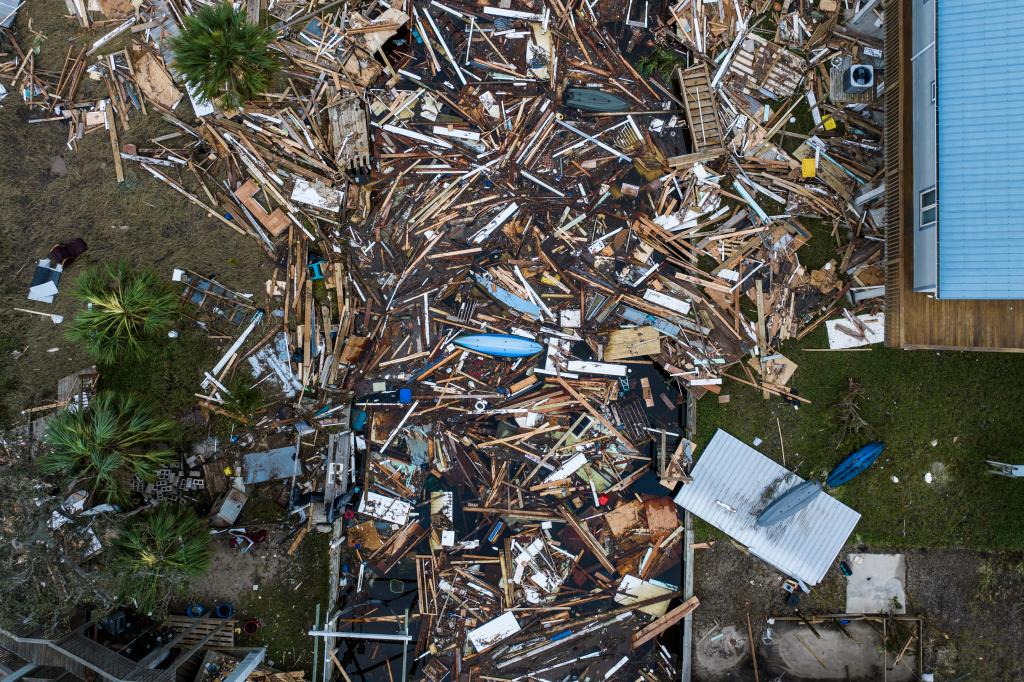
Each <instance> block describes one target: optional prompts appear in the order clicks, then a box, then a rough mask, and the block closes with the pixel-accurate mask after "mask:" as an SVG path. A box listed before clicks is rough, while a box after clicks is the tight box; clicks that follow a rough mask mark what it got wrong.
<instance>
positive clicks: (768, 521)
mask: <svg viewBox="0 0 1024 682" xmlns="http://www.w3.org/2000/svg"><path fill="white" fill-rule="evenodd" d="M820 492H821V483H819V482H818V481H804V482H803V483H801V484H800V485H797V486H794V487H792V488H790V489H789V490H787V491H786V492H784V493H783V494H782V495H780V496H779V497H777V498H775V499H774V500H772V503H771V504H769V505H768V506H767V507H765V508H764V511H763V512H761V513H760V514H758V516H757V521H756V523H757V525H759V526H761V527H765V526H774V525H775V524H776V523H780V522H782V521H785V520H786V519H788V518H789V517H791V516H793V515H794V514H796V513H797V512H798V511H800V510H801V509H803V508H804V507H806V506H807V505H809V504H810V503H811V502H813V501H814V498H816V497H817V496H818V493H820Z"/></svg>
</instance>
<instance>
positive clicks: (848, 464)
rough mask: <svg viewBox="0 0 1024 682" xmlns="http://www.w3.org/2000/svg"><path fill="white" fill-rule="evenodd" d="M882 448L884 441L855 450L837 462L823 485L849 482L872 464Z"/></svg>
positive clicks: (835, 485) (839, 484)
mask: <svg viewBox="0 0 1024 682" xmlns="http://www.w3.org/2000/svg"><path fill="white" fill-rule="evenodd" d="M884 449H885V443H882V442H881V441H875V442H874V443H868V444H867V445H865V446H864V447H862V448H861V449H860V450H857V451H856V452H854V453H853V454H851V455H849V456H848V457H847V458H846V459H844V460H843V461H842V462H840V463H839V464H837V465H836V468H835V469H833V470H832V471H831V473H829V475H828V478H826V479H825V485H827V486H828V487H830V488H838V487H839V486H841V485H843V484H844V483H849V482H850V481H852V480H853V479H855V478H857V477H858V476H860V475H861V474H862V473H864V472H865V471H866V470H867V468H868V467H870V466H871V465H872V464H874V463H875V460H876V459H878V456H879V455H881V454H882V450H884Z"/></svg>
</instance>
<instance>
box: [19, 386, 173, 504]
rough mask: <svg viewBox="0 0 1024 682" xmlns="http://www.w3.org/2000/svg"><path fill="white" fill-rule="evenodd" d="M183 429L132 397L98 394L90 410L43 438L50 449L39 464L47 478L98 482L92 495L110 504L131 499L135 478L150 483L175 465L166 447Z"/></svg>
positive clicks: (55, 425) (61, 420) (59, 420)
mask: <svg viewBox="0 0 1024 682" xmlns="http://www.w3.org/2000/svg"><path fill="white" fill-rule="evenodd" d="M176 428H177V426H176V424H175V423H174V421H173V420H170V419H164V418H162V417H158V416H156V415H155V414H154V412H153V409H152V407H151V406H150V405H148V404H147V403H144V402H142V401H141V400H139V399H138V398H136V397H135V396H133V395H130V394H115V393H111V392H109V391H103V392H100V393H97V394H96V395H95V396H93V398H92V402H91V403H90V404H89V406H88V407H86V408H85V409H78V410H75V411H70V410H67V411H64V412H60V413H59V414H57V416H55V417H54V418H53V419H51V420H50V423H49V424H48V425H47V427H46V433H45V435H44V437H43V439H44V441H45V442H46V444H47V445H48V446H49V447H50V450H49V452H47V453H46V454H44V455H43V456H42V457H41V458H40V460H39V468H40V469H41V470H42V472H43V473H44V474H59V475H62V476H66V477H77V478H86V479H92V490H93V493H94V494H99V495H101V496H102V497H104V498H105V499H106V500H107V501H108V502H120V501H124V500H125V499H127V498H128V497H129V495H130V489H129V486H128V479H129V477H130V476H131V475H132V474H134V475H136V476H138V477H139V478H140V479H142V480H144V481H152V480H154V479H155V478H156V474H157V471H159V470H160V469H161V468H162V467H165V466H168V465H169V464H170V463H171V462H172V461H173V459H174V451H173V450H170V449H168V448H166V447H164V446H163V445H162V443H163V442H165V441H166V440H167V439H168V438H170V436H171V435H172V434H173V433H174V431H175V429H176Z"/></svg>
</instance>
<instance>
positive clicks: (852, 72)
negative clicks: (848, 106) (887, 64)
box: [843, 64, 875, 95]
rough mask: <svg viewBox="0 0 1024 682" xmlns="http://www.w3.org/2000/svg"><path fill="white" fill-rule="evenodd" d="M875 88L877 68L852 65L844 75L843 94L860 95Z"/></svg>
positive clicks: (866, 65)
mask: <svg viewBox="0 0 1024 682" xmlns="http://www.w3.org/2000/svg"><path fill="white" fill-rule="evenodd" d="M874 87H875V67H873V66H871V65H870V64H851V65H850V68H848V69H847V70H846V71H845V72H844V73H843V92H845V93H846V94H848V95H859V94H861V93H862V92H867V91H868V90H871V89H872V88H874Z"/></svg>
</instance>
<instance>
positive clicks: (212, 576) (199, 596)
mask: <svg viewBox="0 0 1024 682" xmlns="http://www.w3.org/2000/svg"><path fill="white" fill-rule="evenodd" d="M261 499H262V498H257V502H259V501H260V500H261ZM257 507H259V505H257ZM243 514H244V512H243ZM239 525H240V527H245V528H247V529H249V530H255V529H256V528H265V529H267V531H268V537H267V541H266V542H265V543H262V544H259V545H255V546H254V547H252V548H251V549H250V550H249V551H248V552H246V553H244V554H243V553H241V552H240V551H238V550H237V549H232V548H231V547H230V546H229V544H228V540H227V538H226V537H225V536H217V539H216V540H215V551H214V555H213V563H212V565H211V567H210V571H209V572H208V573H207V574H206V575H205V576H204V577H203V578H202V579H200V580H198V581H196V583H195V584H194V585H193V588H192V590H191V593H190V595H189V598H188V599H186V600H182V602H181V603H179V604H178V605H177V606H178V607H179V608H180V609H183V608H184V606H185V605H186V604H187V603H189V602H192V601H198V602H200V603H202V604H204V605H205V606H206V607H207V608H208V609H212V608H213V607H214V605H216V604H217V603H219V602H231V604H232V605H233V606H234V608H235V619H236V620H237V621H238V623H239V625H241V624H242V623H245V622H246V621H249V620H252V619H256V620H258V621H259V622H260V624H261V628H260V630H259V631H258V632H257V633H256V634H255V635H252V636H249V635H245V634H244V633H237V634H236V636H235V638H236V642H238V644H239V645H240V646H264V645H265V646H267V656H268V658H269V659H270V660H271V661H273V662H274V665H275V666H276V667H278V668H280V669H282V670H307V671H308V670H310V669H311V666H312V654H313V640H312V639H311V638H310V637H309V635H307V634H306V633H307V632H308V631H309V630H310V628H312V626H313V624H314V614H315V612H316V605H317V604H320V605H321V608H326V606H327V574H328V560H327V544H328V543H329V541H330V537H329V536H328V535H324V534H321V533H316V532H313V533H310V534H309V535H307V536H306V538H305V539H304V540H303V542H302V544H301V545H299V549H298V550H297V551H296V553H295V554H294V555H293V556H288V546H289V545H290V544H291V538H290V537H289V536H288V534H287V528H286V527H285V526H284V525H282V524H280V523H266V524H255V525H254V524H252V523H247V522H245V518H244V517H243V518H241V519H240V524H239Z"/></svg>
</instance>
